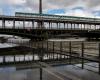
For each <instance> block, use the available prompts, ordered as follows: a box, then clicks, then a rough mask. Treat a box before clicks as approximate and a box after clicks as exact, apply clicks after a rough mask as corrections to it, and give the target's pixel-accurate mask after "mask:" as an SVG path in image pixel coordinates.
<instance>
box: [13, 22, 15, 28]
mask: <svg viewBox="0 0 100 80" xmlns="http://www.w3.org/2000/svg"><path fill="white" fill-rule="evenodd" d="M13 29H15V20H13Z"/></svg>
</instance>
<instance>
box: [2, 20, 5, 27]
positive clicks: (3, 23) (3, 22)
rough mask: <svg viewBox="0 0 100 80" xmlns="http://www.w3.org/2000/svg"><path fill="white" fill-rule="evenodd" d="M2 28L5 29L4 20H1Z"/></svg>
mask: <svg viewBox="0 0 100 80" xmlns="http://www.w3.org/2000/svg"><path fill="white" fill-rule="evenodd" d="M2 28H5V20H2Z"/></svg>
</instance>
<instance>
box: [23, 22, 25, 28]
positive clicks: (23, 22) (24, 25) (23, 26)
mask: <svg viewBox="0 0 100 80" xmlns="http://www.w3.org/2000/svg"><path fill="white" fill-rule="evenodd" d="M23 29H25V20H24V21H23Z"/></svg>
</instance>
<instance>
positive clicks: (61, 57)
mask: <svg viewBox="0 0 100 80" xmlns="http://www.w3.org/2000/svg"><path fill="white" fill-rule="evenodd" d="M60 59H62V42H60Z"/></svg>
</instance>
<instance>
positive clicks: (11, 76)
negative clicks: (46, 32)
mask: <svg viewBox="0 0 100 80" xmlns="http://www.w3.org/2000/svg"><path fill="white" fill-rule="evenodd" d="M12 40H14V41H15V42H19V39H9V40H8V41H9V42H10V41H12ZM21 40H22V39H21ZM23 40H24V39H23ZM48 41H85V39H84V38H82V39H72V38H70V39H66V40H62V39H61V40H57V39H49V40H48ZM25 42H28V40H27V39H25ZM14 46H18V45H16V44H11V43H1V44H0V48H5V47H14ZM55 56H56V55H55ZM0 58H2V57H0ZM9 58H10V59H11V57H8V58H7V59H8V60H9ZM20 58H21V59H22V58H23V56H20ZM35 58H36V59H37V60H38V56H37V55H36V56H35ZM44 58H45V59H46V57H44ZM18 59H19V58H18ZM21 59H20V60H21ZM26 59H29V60H31V59H32V56H31V55H27V56H26ZM0 60H1V59H0ZM87 64H89V65H95V66H97V68H96V69H94V70H95V71H98V64H97V63H91V64H90V63H87ZM30 66H32V64H31V65H30ZM76 66H80V67H81V64H76ZM19 67H20V66H19ZM85 67H86V68H89V69H92V68H90V67H89V66H85ZM54 69H55V70H54V71H57V72H52V71H51V69H49V68H47V69H43V71H42V79H40V68H34V69H24V70H23V69H22V70H18V69H17V68H16V67H15V66H10V67H9V66H7V67H1V68H0V80H70V79H69V78H67V76H68V75H69V73H70V74H74V75H72V76H71V77H75V78H76V77H78V78H77V80H99V79H100V76H99V75H98V74H97V73H96V74H95V73H94V72H90V71H87V70H82V69H80V68H78V67H77V68H76V67H75V66H73V65H65V66H60V67H55V68H54ZM59 72H60V73H59ZM76 73H77V74H76ZM59 74H60V75H59ZM69 77H70V76H69Z"/></svg>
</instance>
